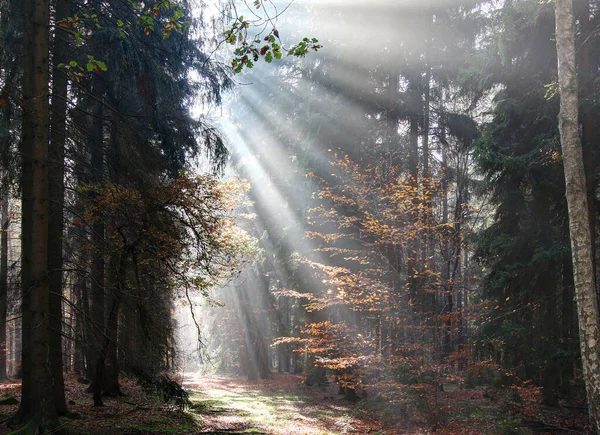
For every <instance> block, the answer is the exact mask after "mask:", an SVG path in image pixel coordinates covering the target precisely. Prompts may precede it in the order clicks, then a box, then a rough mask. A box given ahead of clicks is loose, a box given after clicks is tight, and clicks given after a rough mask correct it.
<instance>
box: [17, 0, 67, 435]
mask: <svg viewBox="0 0 600 435" xmlns="http://www.w3.org/2000/svg"><path fill="white" fill-rule="evenodd" d="M24 3H25V43H24V56H23V60H24V67H23V123H22V135H21V137H22V139H21V156H22V178H21V186H22V218H21V229H22V238H21V240H22V269H21V276H22V313H23V317H22V319H23V359H22V361H23V383H22V393H21V403H20V406H19V410H18V413H17V417H16V420H18V421H21V422H25V423H27V424H28V427H29V428H30V429H31V431H32V432H33V433H37V432H40V433H42V432H44V431H45V429H46V428H50V427H55V426H56V425H57V423H58V417H57V413H56V406H55V396H54V388H53V383H54V381H59V379H56V380H54V379H52V378H53V376H52V372H51V367H50V366H49V364H48V361H49V359H50V352H49V349H50V291H49V285H48V215H49V209H48V142H49V106H48V82H49V79H50V77H49V24H50V23H49V12H50V4H49V1H48V0H35V1H34V0H28V1H26V2H24ZM59 377H61V378H62V373H60V375H59Z"/></svg>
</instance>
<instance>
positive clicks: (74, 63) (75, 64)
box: [69, 60, 77, 67]
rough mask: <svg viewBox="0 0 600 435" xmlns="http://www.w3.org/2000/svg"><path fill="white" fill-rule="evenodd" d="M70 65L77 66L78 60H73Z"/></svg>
mask: <svg viewBox="0 0 600 435" xmlns="http://www.w3.org/2000/svg"><path fill="white" fill-rule="evenodd" d="M69 65H70V66H72V67H76V66H77V61H76V60H72V61H71V62H69Z"/></svg>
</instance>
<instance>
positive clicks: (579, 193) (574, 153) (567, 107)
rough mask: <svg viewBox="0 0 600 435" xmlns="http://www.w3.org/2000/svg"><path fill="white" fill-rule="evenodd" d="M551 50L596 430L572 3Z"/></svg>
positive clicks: (567, 2)
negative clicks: (555, 60) (554, 58)
mask: <svg viewBox="0 0 600 435" xmlns="http://www.w3.org/2000/svg"><path fill="white" fill-rule="evenodd" d="M555 7H556V50H557V54H558V84H559V91H560V114H559V129H560V139H561V146H562V153H563V164H564V170H565V182H566V196H567V204H568V209H569V231H570V236H571V250H572V255H573V272H574V282H575V300H576V302H577V315H578V318H579V337H580V345H581V358H582V364H583V376H584V380H585V385H586V391H587V399H588V410H589V416H590V424H591V426H592V428H593V430H594V431H596V432H597V431H598V430H600V355H599V353H598V340H599V339H600V337H599V336H598V300H597V297H596V289H595V288H594V264H593V259H592V243H593V241H592V238H591V232H590V222H589V215H588V202H587V191H586V180H585V169H584V164H583V153H582V147H581V142H580V140H579V123H578V95H577V70H576V63H575V29H574V19H573V1H572V0H556V1H555Z"/></svg>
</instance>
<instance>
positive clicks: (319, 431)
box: [184, 375, 378, 435]
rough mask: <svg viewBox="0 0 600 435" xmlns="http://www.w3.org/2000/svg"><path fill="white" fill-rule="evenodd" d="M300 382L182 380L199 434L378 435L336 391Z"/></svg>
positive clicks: (279, 378) (291, 378) (283, 378)
mask: <svg viewBox="0 0 600 435" xmlns="http://www.w3.org/2000/svg"><path fill="white" fill-rule="evenodd" d="M302 380H303V377H302V376H297V375H272V376H270V377H269V378H268V379H265V380H262V381H247V380H245V378H242V377H230V376H210V377H196V378H188V379H186V381H185V383H184V385H185V387H186V388H188V389H190V390H191V392H190V399H191V401H192V403H193V406H192V412H193V413H195V414H196V415H197V417H198V419H199V420H200V425H201V427H202V429H201V431H200V433H209V434H232V433H234V434H235V433H238V434H241V433H244V434H248V433H250V434H268V435H305V434H310V435H313V434H314V435H338V434H368V433H377V428H378V425H377V423H375V422H369V421H365V420H361V419H358V418H356V417H354V416H352V408H353V404H352V403H350V402H347V401H345V400H344V399H343V398H342V396H338V395H337V394H336V393H337V391H336V388H337V387H336V386H335V385H331V386H329V387H307V386H305V385H304V384H302Z"/></svg>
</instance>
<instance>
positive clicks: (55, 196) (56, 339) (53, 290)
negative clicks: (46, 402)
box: [48, 0, 69, 415]
mask: <svg viewBox="0 0 600 435" xmlns="http://www.w3.org/2000/svg"><path fill="white" fill-rule="evenodd" d="M68 15H69V1H68V0H57V1H56V5H55V21H56V22H59V21H61V20H63V19H65V18H67V16H68ZM55 29H56V30H55V32H56V33H55V35H54V43H53V47H52V48H53V52H54V64H57V63H59V62H65V63H66V62H67V57H68V53H67V49H68V47H69V45H68V41H67V40H66V38H64V37H63V33H64V34H65V35H66V33H65V32H62V31H61V30H60V29H61V28H60V27H59V26H56V27H55ZM50 104H51V108H52V116H51V125H50V146H49V149H48V155H49V165H50V166H49V169H50V171H49V174H48V176H49V177H48V183H49V194H50V201H49V210H50V215H49V216H48V271H49V273H50V276H49V278H48V282H49V286H50V320H49V322H50V366H51V367H50V370H51V372H52V377H53V384H52V385H53V388H54V401H55V405H56V412H58V414H59V415H65V414H66V413H67V401H66V399H65V384H64V381H63V376H62V373H63V361H62V317H63V316H62V297H63V272H62V269H63V213H64V212H63V209H64V191H65V186H64V174H65V165H64V154H65V134H66V122H67V76H66V75H65V74H64V72H62V71H60V70H59V69H58V68H55V70H54V73H53V75H52V100H51V103H50Z"/></svg>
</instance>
